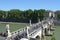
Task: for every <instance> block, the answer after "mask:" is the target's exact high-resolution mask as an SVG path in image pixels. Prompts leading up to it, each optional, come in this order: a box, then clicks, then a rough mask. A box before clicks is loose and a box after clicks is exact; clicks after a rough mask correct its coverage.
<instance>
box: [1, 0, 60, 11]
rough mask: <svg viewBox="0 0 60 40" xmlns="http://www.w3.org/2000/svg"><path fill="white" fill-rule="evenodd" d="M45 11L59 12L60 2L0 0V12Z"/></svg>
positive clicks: (57, 0)
mask: <svg viewBox="0 0 60 40" xmlns="http://www.w3.org/2000/svg"><path fill="white" fill-rule="evenodd" d="M10 9H20V10H27V9H32V10H34V9H46V10H52V11H56V10H60V0H0V10H10Z"/></svg>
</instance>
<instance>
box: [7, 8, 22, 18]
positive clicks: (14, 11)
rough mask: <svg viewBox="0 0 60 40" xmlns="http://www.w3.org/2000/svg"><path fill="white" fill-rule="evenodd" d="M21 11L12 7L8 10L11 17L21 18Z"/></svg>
mask: <svg viewBox="0 0 60 40" xmlns="http://www.w3.org/2000/svg"><path fill="white" fill-rule="evenodd" d="M21 12H22V11H20V10H18V9H11V10H10V11H8V17H9V18H21Z"/></svg>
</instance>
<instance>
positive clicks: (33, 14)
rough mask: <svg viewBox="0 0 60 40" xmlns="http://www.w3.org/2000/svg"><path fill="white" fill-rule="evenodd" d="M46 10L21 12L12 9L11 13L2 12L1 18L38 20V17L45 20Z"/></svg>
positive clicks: (0, 12) (0, 13)
mask: <svg viewBox="0 0 60 40" xmlns="http://www.w3.org/2000/svg"><path fill="white" fill-rule="evenodd" d="M45 13H46V10H45V9H39V10H31V9H28V10H24V11H22V10H19V9H11V10H9V11H3V10H0V18H5V19H6V18H12V19H13V18H17V19H21V18H22V19H38V17H39V18H40V19H41V20H43V18H44V17H45Z"/></svg>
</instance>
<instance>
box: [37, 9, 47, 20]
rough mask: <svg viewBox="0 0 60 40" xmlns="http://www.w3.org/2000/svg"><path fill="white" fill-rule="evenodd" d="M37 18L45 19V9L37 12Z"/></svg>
mask: <svg viewBox="0 0 60 40" xmlns="http://www.w3.org/2000/svg"><path fill="white" fill-rule="evenodd" d="M37 13H38V17H39V18H40V20H43V18H44V17H45V13H46V11H45V9H40V10H38V12H37Z"/></svg>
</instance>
